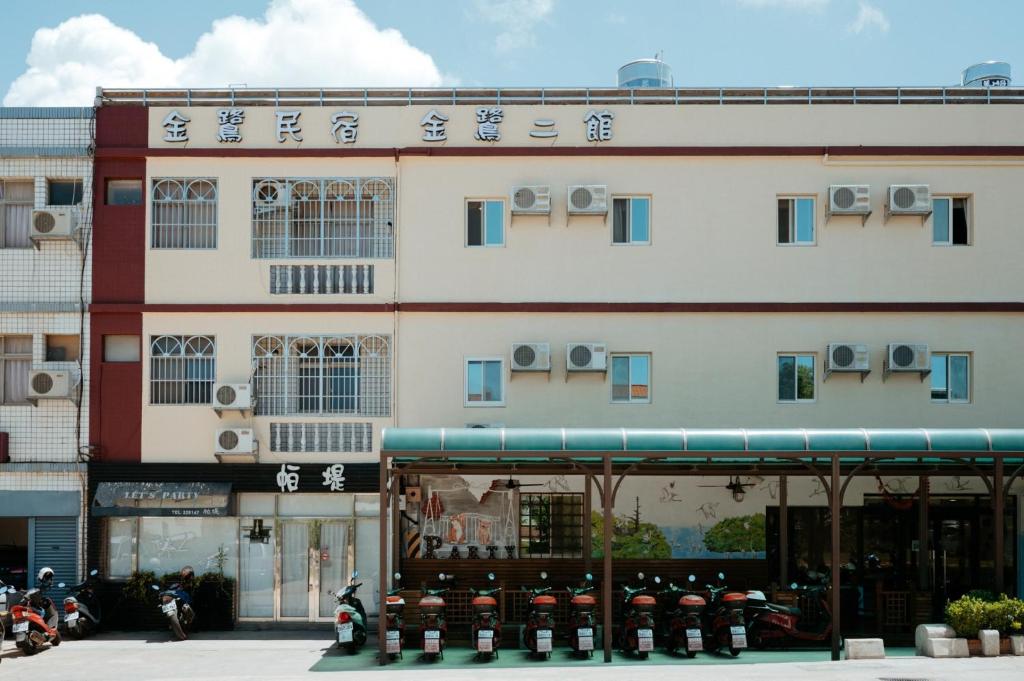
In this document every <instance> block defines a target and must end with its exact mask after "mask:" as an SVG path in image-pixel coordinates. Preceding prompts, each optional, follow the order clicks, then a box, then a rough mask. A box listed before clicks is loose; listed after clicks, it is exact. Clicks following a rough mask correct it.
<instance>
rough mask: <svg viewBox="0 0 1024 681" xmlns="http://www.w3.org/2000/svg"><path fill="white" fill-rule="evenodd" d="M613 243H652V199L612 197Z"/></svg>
mask: <svg viewBox="0 0 1024 681" xmlns="http://www.w3.org/2000/svg"><path fill="white" fill-rule="evenodd" d="M612 243H614V244H649V243H651V200H650V199H649V198H645V197H628V198H616V199H612Z"/></svg>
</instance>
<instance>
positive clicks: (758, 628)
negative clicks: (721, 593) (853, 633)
mask: <svg viewBox="0 0 1024 681" xmlns="http://www.w3.org/2000/svg"><path fill="white" fill-rule="evenodd" d="M789 586H790V588H791V589H793V590H794V591H798V590H802V591H806V593H807V594H808V595H809V596H812V597H814V598H816V599H817V601H818V604H819V605H820V607H821V609H822V611H823V612H825V613H826V614H827V616H828V618H827V620H826V621H825V624H824V626H821V627H815V628H813V629H802V628H801V627H800V624H801V618H802V617H803V613H802V612H800V608H796V607H790V606H787V605H779V604H778V603H769V602H768V600H767V599H766V598H765V596H764V593H762V592H760V591H748V592H747V609H746V615H747V637H748V639H749V640H750V644H751V645H752V646H753V647H755V648H767V647H768V646H769V645H785V644H787V643H790V642H792V641H810V642H816V641H827V640H829V639H831V638H832V606H831V603H829V599H828V595H827V593H828V585H825V584H814V585H807V586H800V585H799V584H797V583H796V582H793V583H792V584H790V585H789Z"/></svg>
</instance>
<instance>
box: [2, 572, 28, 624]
mask: <svg viewBox="0 0 1024 681" xmlns="http://www.w3.org/2000/svg"><path fill="white" fill-rule="evenodd" d="M24 597H25V591H23V590H21V589H18V587H16V586H9V585H6V584H4V583H3V582H0V626H2V627H4V628H5V629H10V628H11V624H12V622H11V608H13V607H14V606H15V605H17V604H18V603H20V602H21V599H22V598H24Z"/></svg>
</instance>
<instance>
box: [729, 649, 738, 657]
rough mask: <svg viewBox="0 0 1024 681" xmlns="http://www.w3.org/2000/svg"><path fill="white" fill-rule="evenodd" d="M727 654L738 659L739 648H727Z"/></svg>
mask: <svg viewBox="0 0 1024 681" xmlns="http://www.w3.org/2000/svg"><path fill="white" fill-rule="evenodd" d="M729 654H730V655H732V656H733V657H739V656H740V648H729Z"/></svg>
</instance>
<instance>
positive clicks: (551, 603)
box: [522, 572, 558, 659]
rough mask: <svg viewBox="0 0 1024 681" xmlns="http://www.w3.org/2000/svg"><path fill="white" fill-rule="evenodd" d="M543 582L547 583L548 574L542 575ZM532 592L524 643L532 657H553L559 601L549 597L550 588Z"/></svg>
mask: <svg viewBox="0 0 1024 681" xmlns="http://www.w3.org/2000/svg"><path fill="white" fill-rule="evenodd" d="M540 578H541V581H547V579H548V573H547V572H541V573H540ZM522 590H523V591H529V592H530V603H529V612H528V614H527V616H526V629H525V630H524V631H523V643H524V644H525V645H526V647H527V649H528V650H529V651H530V654H531V655H539V656H543V657H544V659H549V658H550V657H551V647H552V646H551V644H552V639H553V635H554V629H555V606H556V605H557V604H558V599H556V598H555V597H554V596H550V595H548V592H549V591H551V587H550V586H541V587H535V588H533V589H529V588H527V587H525V586H524V587H523V588H522Z"/></svg>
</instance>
